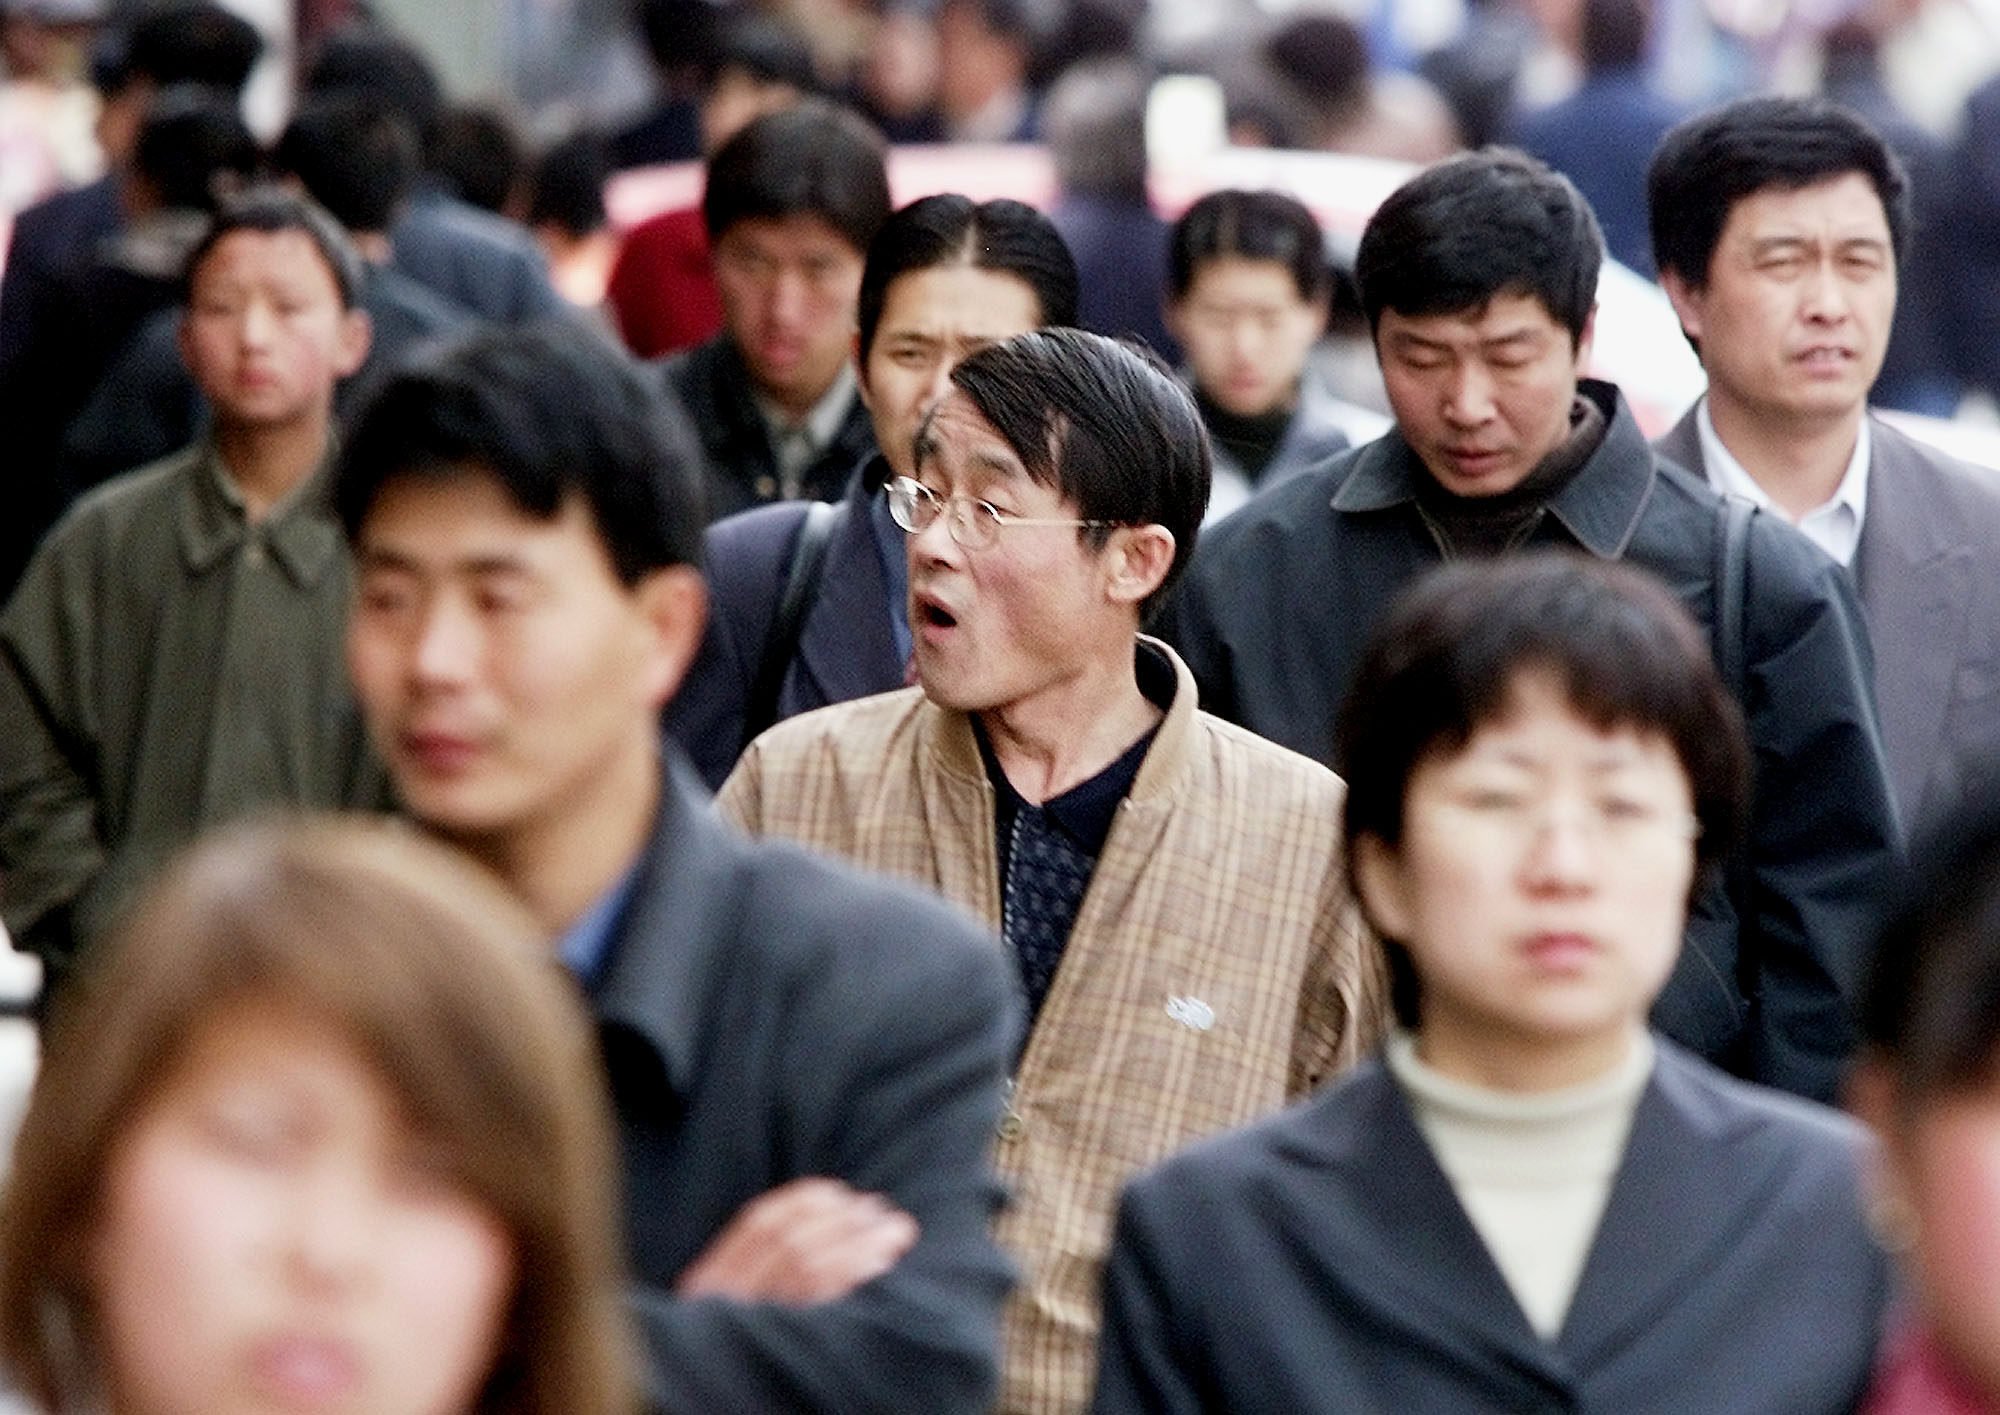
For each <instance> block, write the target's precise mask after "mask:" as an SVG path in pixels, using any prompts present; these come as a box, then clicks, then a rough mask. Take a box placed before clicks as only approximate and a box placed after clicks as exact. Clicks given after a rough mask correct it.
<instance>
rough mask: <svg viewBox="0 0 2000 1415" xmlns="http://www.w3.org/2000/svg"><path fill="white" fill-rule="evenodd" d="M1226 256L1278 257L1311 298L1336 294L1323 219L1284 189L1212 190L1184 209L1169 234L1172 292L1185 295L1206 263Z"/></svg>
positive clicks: (1181, 297) (1302, 294)
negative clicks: (1314, 216) (1267, 190)
mask: <svg viewBox="0 0 2000 1415" xmlns="http://www.w3.org/2000/svg"><path fill="white" fill-rule="evenodd" d="M1225 256H1239V257H1241V258H1242V259H1244V260H1271V261H1276V262H1277V263H1278V264H1279V265H1282V266H1283V267H1284V268H1285V270H1286V271H1287V272H1288V273H1289V274H1290V275H1291V277H1292V284H1293V285H1295V286H1297V287H1298V292H1299V298H1300V299H1302V300H1305V301H1307V302H1308V303H1310V302H1313V301H1317V300H1324V299H1328V298H1329V297H1330V296H1331V295H1332V293H1333V267H1332V266H1331V265H1329V264H1328V263H1327V259H1326V237H1325V235H1324V234H1323V233H1322V232H1321V231H1320V229H1319V222H1318V221H1316V220H1314V219H1313V214H1312V213H1311V212H1310V211H1308V210H1306V207H1305V203H1304V202H1301V201H1300V200H1299V199H1298V198H1297V197H1292V196H1287V195H1286V194H1285V193H1283V192H1245V191H1235V190H1225V191H1219V192H1210V193H1209V194H1208V195H1207V196H1205V197H1203V198H1202V199H1201V200H1200V201H1198V202H1196V203H1195V204H1194V205H1193V206H1191V207H1189V208H1188V209H1187V210H1186V211H1185V212H1183V213H1182V214H1181V219H1180V220H1178V221H1176V222H1175V223H1174V225H1173V229H1172V230H1171V231H1170V232H1169V233H1168V235H1167V290H1168V292H1169V293H1170V294H1171V295H1172V297H1173V298H1174V299H1176V300H1184V299H1186V298H1187V295H1188V291H1190V290H1192V289H1193V288H1194V282H1195V278H1196V277H1197V276H1198V275H1200V274H1201V268H1202V266H1203V265H1205V264H1206V263H1207V262H1209V261H1211V260H1220V259H1222V258H1223V257H1225Z"/></svg>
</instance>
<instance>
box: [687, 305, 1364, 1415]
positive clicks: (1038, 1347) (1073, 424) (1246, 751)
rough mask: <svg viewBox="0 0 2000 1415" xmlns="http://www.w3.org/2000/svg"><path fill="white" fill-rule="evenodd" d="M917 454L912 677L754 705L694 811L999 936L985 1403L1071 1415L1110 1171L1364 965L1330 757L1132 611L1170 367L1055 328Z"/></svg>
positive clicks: (1186, 441)
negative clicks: (991, 1386)
mask: <svg viewBox="0 0 2000 1415" xmlns="http://www.w3.org/2000/svg"><path fill="white" fill-rule="evenodd" d="M914 471H915V476H914V477H897V478H895V479H893V480H892V481H891V482H890V484H889V489H888V493H889V507H890V510H891V513H892V515H893V516H894V518H895V520H896V523H897V524H898V525H899V526H901V527H902V528H903V530H904V531H905V532H906V533H907V534H908V543H907V550H908V571H909V612H910V624H911V629H912V632H913V637H914V640H915V659H914V661H915V669H916V675H917V679H918V683H919V685H920V686H918V687H915V688H908V689H904V690H902V691H900V692H895V693H888V694H884V695H881V696H878V697H872V698H864V699H861V700H859V701H856V702H850V703H842V704H837V705H835V706H832V707H828V708H823V709H821V710H819V711H817V712H812V713H807V714H805V715H803V716H800V717H795V718H792V719H790V720H789V721H787V722H784V723H781V724H779V725H778V726H777V727H774V728H773V729H771V730H770V731H769V732H767V733H765V734H764V735H763V736H762V737H759V738H758V739H757V740H756V741H755V742H753V743H752V744H751V746H750V748H749V750H748V751H747V752H746V753H745V755H744V757H743V759H742V761H741V762H740V763H739V764H738V766H737V768H736V771H735V772H734V774H732V775H731V777H730V778H729V780H728V781H727V782H726V783H725V784H724V786H723V789H722V794H721V796H720V798H719V803H720V805H721V807H722V809H723V811H724V813H725V814H726V815H729V816H732V817H734V818H735V819H736V820H737V821H738V822H739V823H741V824H742V825H744V826H745V827H746V828H748V829H749V830H750V831H752V832H753V833H756V834H760V835H770V836H782V837H786V838H789V839H793V840H797V841H800V842H803V843H805V844H807V845H811V846H814V847H817V848H819V849H823V850H827V851H831V852H833V853H835V854H838V855H841V856H844V857H846V858H848V859H850V860H853V861H855V862H857V863H859V864H862V865H865V866H868V867H870V868H873V869H878V870H882V871H885V872H887V873H889V874H893V875H899V876H902V877H904V878H907V879H911V880H914V881H917V882H918V883H921V884H925V885H928V886H930V887H931V888H933V889H935V890H937V891H938V892H939V893H941V894H943V895H944V896H945V897H946V898H948V899H950V900H952V901H953V902H955V903H957V904H959V905H961V906H963V907H964V908H966V909H968V910H970V911H972V912H973V913H974V914H976V915H977V916H979V917H980V918H982V919H984V920H985V921H986V923H987V924H988V925H989V926H990V927H992V928H993V929H995V930H996V931H997V932H998V933H999V935H1000V938H1001V941H1002V943H1003V945H1004V947H1005V948H1006V950H1007V951H1008V953H1009V955H1010V957H1011V959H1012V961H1013V962H1014V964H1015V965H1016V968H1017V971H1018V976H1019V983H1020V989H1021V993H1022V996H1023V998H1024V1000H1025V1002H1026V1005H1027V1008H1028V1011H1029V1015H1030V1018H1031V1022H1030V1027H1029V1031H1028V1034H1027V1036H1026V1039H1025V1041H1024V1043H1023V1046H1022V1048H1021V1052H1020V1056H1019V1059H1018V1062H1017V1065H1016V1069H1015V1074H1014V1078H1013V1084H1012V1087H1011V1090H1010V1094H1009V1100H1008V1106H1007V1110H1006V1114H1005V1115H1004V1117H1003V1119H1002V1122H1001V1127H1000V1135H999V1143H998V1146H997V1152H996V1159H997V1166H998V1168H999V1169H1000V1171H1001V1173H1002V1175H1003V1176H1004V1177H1005V1178H1006V1179H1007V1180H1008V1181H1009V1183H1010V1184H1011V1186H1012V1188H1013V1191H1014V1202H1013V1204H1012V1206H1011V1207H1010V1209H1009V1210H1008V1212H1007V1213H1006V1214H1005V1215H1004V1216H1003V1217H1002V1219H1001V1221H1000V1225H999V1236H1000V1239H1001V1242H1002V1244H1003V1245H1004V1246H1006V1247H1007V1248H1008V1249H1009V1250H1010V1251H1011V1253H1012V1254H1013V1256H1014V1257H1015V1259H1016V1260H1017V1261H1018V1262H1019V1263H1020V1265H1021V1268H1022V1284H1021V1287H1020V1289H1019V1290H1018V1292H1017V1294H1016V1296H1015V1298H1014V1300H1013V1303H1012V1306H1011V1308H1010V1310H1009V1313H1008V1325H1007V1336H1006V1339H1007V1353H1006V1359H1005V1371H1004V1375H1003V1387H1002V1397H1001V1404H1000V1408H1001V1409H1003V1410H1007V1411H1071V1410H1078V1409H1081V1408H1082V1407H1083V1405H1084V1403H1085V1402H1086V1401H1087V1399H1088V1398H1089V1393H1090V1385H1091V1373H1092V1369H1093V1367H1092V1362H1093V1359H1094V1346H1095V1341H1096V1333H1097V1310H1098V1307H1097V1274H1098V1270H1099V1267H1100V1265H1101V1263H1102V1260H1103V1257H1104V1253H1105V1250H1106V1247H1107V1246H1108V1243H1109V1240H1110V1235H1111V1218H1112V1208H1113V1204H1114V1202H1115V1200H1116V1197H1117V1193H1118V1188H1119V1186H1120V1185H1121V1184H1122V1183H1123V1182H1124V1181H1125V1180H1126V1179H1127V1178H1128V1177H1129V1176H1130V1175H1131V1174H1132V1173H1134V1172H1135V1171H1137V1170H1138V1169H1141V1168H1144V1167H1146V1166H1148V1165H1150V1164H1153V1163H1154V1162H1156V1161H1158V1160H1159V1159H1161V1158H1163V1157H1165V1156H1166V1155H1168V1154H1170V1153H1172V1152H1173V1151H1175V1150H1177V1149H1179V1148H1180V1147H1181V1146H1183V1145H1185V1144H1187V1143H1188V1142H1189V1141H1191V1140H1193V1139H1195V1138H1196V1137H1198V1136H1201V1135H1205V1134H1208V1133H1210V1132H1212V1131H1216V1130H1221V1129H1225V1128H1228V1127H1230V1126H1234V1125H1238V1124H1242V1123H1243V1122H1245V1121H1248V1120H1250V1119H1252V1118H1254V1117H1256V1116H1258V1115H1261V1114H1263V1113H1265V1112H1268V1111H1272V1110H1276V1109H1277V1108H1279V1107H1280V1106H1283V1105H1284V1104H1286V1103H1287V1102H1288V1101H1291V1100H1293V1099H1296V1098H1297V1097H1299V1096H1301V1095H1303V1094H1305V1093H1306V1092H1307V1091H1309V1090H1311V1089H1312V1088H1313V1087H1314V1086H1316V1085H1317V1084H1318V1083H1319V1082H1320V1081H1321V1080H1322V1079H1324V1078H1325V1077H1327V1076H1329V1075H1331V1074H1333V1073H1334V1072H1336V1071H1338V1070H1340V1069H1342V1068H1343V1067H1345V1066H1346V1065H1347V1064H1348V1063H1349V1062H1351V1061H1352V1060H1354V1059H1355V1058H1356V1057H1357V1056H1359V1055H1361V1054H1362V1053H1363V1052H1364V1051H1365V1050H1366V1049H1367V1048H1368V1047H1369V1046H1370V1045H1371V1044H1372V1042H1373V1041H1374V1038H1375V1036H1376V1034H1377V1032H1378V1031H1379V1027H1380V1022H1381V1019H1382V1016H1383V1014H1384V1011H1385V1008H1386V997H1385V994H1384V990H1383V982H1382V973H1381V967H1380V963H1379V960H1378V958H1377V956H1376V954H1375V952H1374V947H1373V945H1372V943H1370V942H1368V941H1366V940H1365V939H1364V937H1363V935H1362V933H1361V931H1360V930H1359V928H1358V926H1357V921H1356V916H1355V913H1354V909H1353V905H1352V902H1351V900H1350V899H1349V897H1348V894H1347V891H1346V886H1345V884H1344V883H1343V881H1342V877H1341V872H1340V869H1339V863H1338V862H1339V858H1340V842H1339V817H1340V802H1341V795H1342V789H1343V788H1342V786H1341V783H1340V781H1339V779H1338V778H1337V777H1335V776H1334V775H1333V774H1332V773H1331V772H1329V771H1327V770H1326V769H1325V768H1324V767H1321V766H1318V765H1317V764H1315V763H1313V762H1310V761H1308V760H1307V759H1306V758H1304V757H1302V756H1299V755H1297V754H1295V753H1293V752H1289V751H1286V750H1285V749H1283V748H1280V747H1277V746H1274V745H1272V744H1271V743H1268V742H1265V741H1263V740H1261V739H1260V738H1257V737H1255V736H1252V735H1251V734H1250V733H1248V732H1244V731H1242V730H1240V729H1237V728H1233V727H1230V726H1228V725H1226V724H1224V723H1222V722H1220V721H1218V720H1216V719H1214V718H1212V717H1209V716H1207V715H1206V714H1204V713H1201V712H1199V711H1198V710H1197V708H1196V702H1195V688H1194V680H1193V679H1192V677H1190V675H1189V674H1188V671H1187V669H1186V667H1185V666H1184V665H1183V664H1182V663H1181V662H1180V660H1179V659H1178V658H1177V657H1176V656H1175V655H1174V653H1173V652H1172V650H1170V649H1168V648H1167V647H1166V646H1165V645H1164V644H1162V643H1159V642H1158V641H1157V640H1154V639H1151V638H1147V637H1145V636H1143V635H1141V634H1140V633H1139V626H1140V623H1141V621H1142V619H1143V617H1144V615H1145V613H1146V612H1147V611H1148V610H1149V609H1150V608H1151V607H1152V605H1153V604H1154V603H1155V602H1156V601H1157V600H1158V598H1159V597H1160V595H1161V594H1162V593H1163V592H1164V591H1165V590H1166V588H1167V587H1168V586H1169V585H1170V584H1171V583H1172V582H1173V580H1174V577H1175V575H1176V574H1177V572H1178V571H1179V570H1180V568H1181V566H1182V565H1183V564H1184V563H1185V562H1186V559H1187V556H1188V554H1189V552H1190V551H1191V550H1192V549H1193V545H1194V540H1195V534H1196V530H1197V528H1198V527H1199V526H1200V524H1201V518H1202V511H1203V508H1204V506H1205V504H1206V502H1207V499H1208V487H1209V453H1208V446H1207V442H1206V439H1205V437H1204V435H1203V433H1202V428H1201V422H1200V417H1199V415H1198V414H1197V412H1196V411H1195V408H1194V404H1193V402H1192V401H1191V400H1190V399H1189V397H1188V395H1187V393H1186V392H1185V391H1184V390H1182V388H1181V387H1180V386H1179V385H1178V384H1177V383H1176V382H1175V381H1174V379H1173V377H1172V375H1171V374H1169V373H1168V372H1167V371H1166V370H1165V369H1164V368H1163V367H1162V366H1160V365H1159V364H1158V363H1156V362H1154V361H1152V360H1150V359H1148V358H1147V357H1146V356H1145V355H1143V354H1141V353H1139V352H1137V351H1136V350H1135V349H1133V348H1131V347H1128V346H1125V345H1121V344H1118V343H1115V342H1113V341H1111V340H1107V339H1103V338H1099V337H1098V336H1095V335H1090V334H1084V333H1081V332H1079V331H1076V330H1055V329H1050V330H1042V331H1039V332H1035V333H1029V334H1024V335H1020V336H1017V337H1016V338H1013V339H1009V340H1006V341H1005V342H1003V343H1000V344H996V345H993V346H991V347H989V348H986V349H983V350H981V351H980V352H978V353H976V354H973V355H972V356H971V357H969V358H967V359H966V360H965V361H964V362H962V363H960V364H959V365H958V366H957V368H955V369H954V370H953V371H952V374H951V386H950V391H949V392H948V393H947V394H946V395H945V397H944V398H943V399H942V400H940V401H939V403H938V404H937V405H936V407H935V408H933V409H932V410H931V411H930V412H929V413H928V414H927V415H926V417H925V419H924V421H923V423H922V425H921V427H920V429H919V431H918V435H917V439H916V456H915V461H914Z"/></svg>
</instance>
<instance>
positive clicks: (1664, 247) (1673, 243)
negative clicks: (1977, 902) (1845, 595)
mask: <svg viewBox="0 0 2000 1415" xmlns="http://www.w3.org/2000/svg"><path fill="white" fill-rule="evenodd" d="M1648 189H1649V196H1650V201H1651V215H1652V228H1653V248H1654V255H1655V257H1656V259H1657V262H1658V265H1659V269H1660V280H1661V283H1662V284H1663V285H1664V286H1665V287H1666V290H1667V295H1668V297H1669V298H1670V299H1671V300H1672V301H1673V303H1674V308H1675V310H1676V311H1677V312H1678V313H1679V315H1680V320H1681V327H1682V329H1683V330H1684V331H1685V332H1686V333H1687V336H1688V340H1689V342H1691V343H1692V344H1693V345H1694V346H1695V351H1696V352H1697V353H1698V354H1700V355H1701V358H1702V363H1703V365H1704V366H1705V368H1706V369H1707V371H1708V385H1709V386H1708V393H1707V395H1706V396H1705V397H1704V398H1702V399H1701V400H1700V401H1699V402H1697V403H1696V404H1695V405H1694V407H1692V408H1691V409H1689V410H1688V413H1687V415H1686V416H1685V417H1683V418H1682V419H1681V420H1680V422H1679V423H1678V424H1677V425H1676V426H1675V427H1674V428H1673V430H1672V431H1671V432H1669V433H1668V434H1667V435H1666V436H1665V437H1663V438H1661V439H1660V440H1659V442H1658V443H1657V444H1655V445H1656V446H1657V448H1658V450H1659V452H1660V453H1661V455H1663V456H1665V457H1666V458H1668V459H1669V460H1671V461H1674V462H1678V463H1680V464H1681V465H1682V466H1684V467H1686V468H1688V469H1689V470H1691V471H1694V472H1696V473H1698V474H1700V475H1702V476H1705V477H1706V478H1707V479H1708V480H1709V482H1710V483H1711V484H1713V485H1714V486H1715V487H1716V488H1717V489H1718V490H1720V491H1724V492H1729V493H1734V494H1736V495H1740V496H1744V497H1747V498H1749V499H1750V500H1752V501H1755V502H1756V503H1757V504H1758V505H1760V506H1763V507H1764V508H1766V509H1767V510H1770V511H1773V512H1775V513H1776V514H1779V515H1782V516H1783V517H1785V518H1786V519H1787V520H1789V521H1792V522H1793V523H1794V524H1796V525H1797V526H1798V527H1799V529H1800V530H1802V531H1804V532H1805V533H1806V535H1807V536H1809V537H1811V538H1812V539H1813V540H1814V541H1815V542H1817V543H1818V545H1819V546H1820V548H1821V549H1823V550H1825V551H1826V552H1827V553H1828V554H1830V555H1831V556H1833V558H1834V559H1836V560H1838V561H1840V562H1841V563H1842V564H1843V565H1846V566H1848V567H1849V568H1850V569H1851V570H1853V572H1854V574H1855V577H1856V579H1857V581H1858V585H1859V589H1860V593H1861V602H1862V608H1863V611H1864V612H1865V614H1866V615H1867V619H1868V627H1869V631H1870V636H1871V637H1872V639H1873V640H1874V645H1875V686H1876V696H1877V698H1878V700H1879V703H1880V707H1881V715H1882V734H1883V739H1884V746H1885V749H1886V753H1887V756H1888V762H1889V773H1890V780H1891V785H1892V787H1893V788H1894V791H1895V797H1896V805H1897V807H1898V810H1899V811H1900V813H1901V815H1902V818H1903V821H1904V823H1905V825H1906V826H1910V827H1913V828H1921V827H1922V826H1923V825H1925V824H1927V823H1929V822H1931V821H1935V820H1937V819H1938V818H1940V816H1942V815H1943V814H1945V813H1947V812H1949V810H1950V809H1951V807H1952V806H1953V805H1954V804H1955V803H1956V802H1958V801H1960V800H1962V799H1963V798H1964V797H1965V796H1966V795H1967V794H1969V792H1970V791H1971V790H1972V788H1973V786H1974V785H1975V784H1976V781H1977V779H1978V777H1979V775H1980V774H1981V763H1982V762H1984V761H1990V760H1993V759H1994V758H1995V756H1996V754H2000V676H1996V675H2000V605H1996V603H1995V602H1994V600H1993V598H1992V596H1991V595H1980V594H1979V593H1978V592H1977V590H1978V586H1979V584H1980V583H1981V582H1982V580H1984V581H1986V582H1988V583H1990V582H1991V581H1992V579H1993V577H1995V576H1996V575H2000V474H1996V473H1994V472H1992V471H1989V470H1986V469H1984V468H1978V467H1973V466H1971V465H1969V464H1967V463H1964V462H1960V461H1957V460H1955V459H1954V458H1951V457H1947V456H1945V455H1944V454H1943V453H1940V452H1938V451H1935V450H1934V449H1931V448H1928V447H1925V446H1923V445H1922V444H1920V443H1917V442H1914V441H1912V440H1911V439H1910V438H1909V437H1907V436H1905V435H1904V434H1902V433H1900V432H1898V431H1896V430H1895V429H1894V428H1892V427H1890V426H1889V425H1887V424H1886V423H1884V422H1882V421H1880V420H1879V419H1877V418H1874V417H1872V416H1870V415H1869V414H1868V408H1867V398H1868V389H1869V386H1870V384H1872V383H1873V382H1874V379H1875V375H1876V373H1877V371H1878V370H1879V369H1880V368H1881V366H1882V355H1883V351H1884V350H1885V348H1886V347H1887V345H1888V339H1889V328H1890V324H1891V322H1892V320H1893V318H1894V315H1895V310H1896V263H1897V258H1898V256H1899V255H1900V254H1901V253H1902V252H1903V251H1904V250H1905V249H1906V248H1907V242H1908V238H1909V208H1908V191H1907V185H1906V182H1905V178H1904V174H1903V171H1902V168H1901V167H1900V166H1899V165H1898V163H1897V161H1896V159H1895V157H1894V156H1893V155H1892V154H1891V153H1890V151H1889V149H1888V147H1887V146H1886V145H1885V144H1884V143H1883V141H1882V139H1881V138H1880V137H1879V136H1878V135H1877V134H1876V133H1875V132H1874V130H1873V129H1871V128H1870V127H1868V125H1867V124H1866V123H1864V122H1863V121H1862V120H1861V119H1860V118H1858V117H1856V116H1855V115H1854V114H1852V113H1850V112H1848V111H1846V110H1844V109H1841V108H1838V107H1835V106H1834V105H1832V104H1829V103H1826V102H1824V101H1821V100H1815V99H1793V98H1752V99H1745V100H1743V101H1741V102H1738V103H1734V104H1730V105H1728V106H1726V107H1723V108H1719V109H1716V110H1714V111H1712V112H1709V113H1705V114H1703V115H1701V116H1699V117H1697V118H1694V119H1692V120H1690V121H1689V122H1687V123H1685V124H1683V125H1682V126H1680V127H1679V128H1677V129H1675V130H1674V131H1673V132H1672V133H1670V134H1669V135H1668V137H1667V139H1666V141H1665V142H1663V143H1662V144H1661V145H1660V149H1659V151H1658V152H1657V153H1656V154H1655V155H1654V158H1653V164H1652V170H1651V173H1650V175H1649V178H1648Z"/></svg>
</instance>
